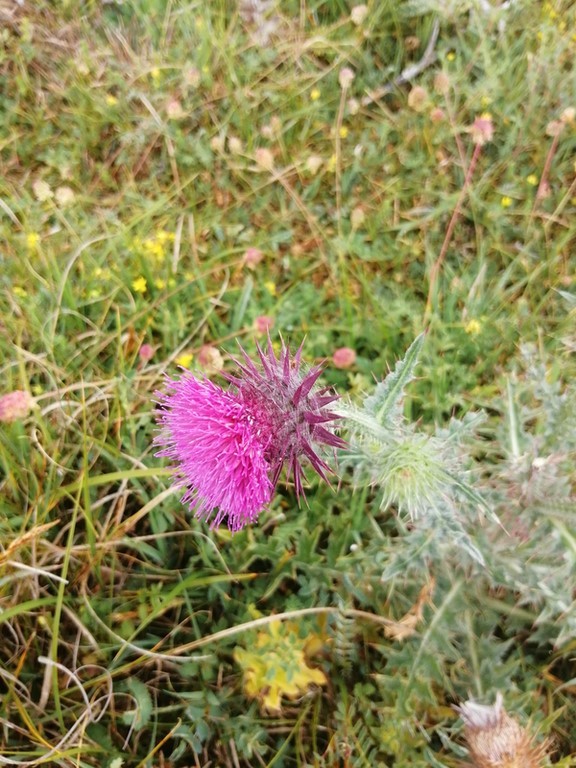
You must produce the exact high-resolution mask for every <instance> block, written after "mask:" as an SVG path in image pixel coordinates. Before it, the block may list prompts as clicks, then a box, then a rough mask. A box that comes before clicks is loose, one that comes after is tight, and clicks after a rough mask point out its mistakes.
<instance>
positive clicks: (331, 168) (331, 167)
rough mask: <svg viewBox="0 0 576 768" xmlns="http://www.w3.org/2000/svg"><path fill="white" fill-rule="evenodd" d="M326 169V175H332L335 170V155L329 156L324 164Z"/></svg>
mask: <svg viewBox="0 0 576 768" xmlns="http://www.w3.org/2000/svg"><path fill="white" fill-rule="evenodd" d="M326 168H327V170H328V173H334V171H335V170H336V155H331V156H330V158H329V160H328V162H327V163H326Z"/></svg>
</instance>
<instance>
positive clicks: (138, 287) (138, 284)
mask: <svg viewBox="0 0 576 768" xmlns="http://www.w3.org/2000/svg"><path fill="white" fill-rule="evenodd" d="M147 287H148V286H147V284H146V278H145V277H142V275H140V277H137V278H136V280H134V281H133V282H132V290H133V291H134V292H135V293H146V289H147Z"/></svg>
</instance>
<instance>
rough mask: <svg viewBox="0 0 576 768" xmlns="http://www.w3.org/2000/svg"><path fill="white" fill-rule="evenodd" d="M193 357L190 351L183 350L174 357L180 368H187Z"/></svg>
mask: <svg viewBox="0 0 576 768" xmlns="http://www.w3.org/2000/svg"><path fill="white" fill-rule="evenodd" d="M193 359H194V355H193V354H192V353H191V352H183V353H182V354H181V355H178V357H177V358H176V363H177V364H178V365H181V366H182V368H189V367H190V363H191V362H192V360H193Z"/></svg>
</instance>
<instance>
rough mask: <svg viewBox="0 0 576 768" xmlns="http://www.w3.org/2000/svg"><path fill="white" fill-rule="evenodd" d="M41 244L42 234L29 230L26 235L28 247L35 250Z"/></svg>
mask: <svg viewBox="0 0 576 768" xmlns="http://www.w3.org/2000/svg"><path fill="white" fill-rule="evenodd" d="M39 244H40V235H39V234H38V233H37V232H29V233H28V234H27V235H26V247H27V248H28V250H29V251H35V250H36V249H37V248H38V246H39Z"/></svg>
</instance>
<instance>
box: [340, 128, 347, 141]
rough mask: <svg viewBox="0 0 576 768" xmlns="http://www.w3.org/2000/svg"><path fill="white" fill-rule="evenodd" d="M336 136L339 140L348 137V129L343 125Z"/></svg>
mask: <svg viewBox="0 0 576 768" xmlns="http://www.w3.org/2000/svg"><path fill="white" fill-rule="evenodd" d="M338 134H339V136H340V138H341V139H345V138H346V136H348V128H346V126H345V125H343V126H341V128H340V130H339V131H338Z"/></svg>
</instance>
